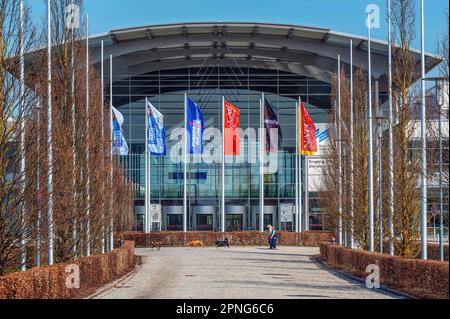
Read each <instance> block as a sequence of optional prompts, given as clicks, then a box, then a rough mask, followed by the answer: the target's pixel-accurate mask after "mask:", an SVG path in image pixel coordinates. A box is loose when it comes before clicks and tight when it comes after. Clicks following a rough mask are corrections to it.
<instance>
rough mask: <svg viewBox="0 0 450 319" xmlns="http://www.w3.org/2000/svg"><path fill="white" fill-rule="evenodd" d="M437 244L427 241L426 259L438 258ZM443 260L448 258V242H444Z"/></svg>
mask: <svg viewBox="0 0 450 319" xmlns="http://www.w3.org/2000/svg"><path fill="white" fill-rule="evenodd" d="M439 249H440V247H439V244H435V243H429V244H428V245H427V254H428V259H433V260H440V253H439ZM444 260H448V244H444Z"/></svg>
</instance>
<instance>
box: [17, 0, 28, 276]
mask: <svg viewBox="0 0 450 319" xmlns="http://www.w3.org/2000/svg"><path fill="white" fill-rule="evenodd" d="M19 6H20V8H19V11H20V12H19V14H20V30H19V50H20V57H19V60H20V156H21V157H20V185H21V193H22V196H23V197H22V202H21V210H22V213H21V234H20V237H21V239H20V270H21V271H25V270H27V266H26V262H27V255H26V227H25V203H24V201H25V114H24V113H25V63H24V55H23V34H24V21H23V0H20V3H19Z"/></svg>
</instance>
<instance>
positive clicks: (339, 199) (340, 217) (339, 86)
mask: <svg viewBox="0 0 450 319" xmlns="http://www.w3.org/2000/svg"><path fill="white" fill-rule="evenodd" d="M337 83H338V111H337V116H338V118H337V122H338V123H337V124H338V127H337V130H338V245H339V246H342V143H341V139H342V136H341V55H340V54H338V74H337Z"/></svg>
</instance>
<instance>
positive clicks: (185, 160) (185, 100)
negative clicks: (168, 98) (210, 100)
mask: <svg viewBox="0 0 450 319" xmlns="http://www.w3.org/2000/svg"><path fill="white" fill-rule="evenodd" d="M187 135H188V131H187V93H184V175H183V181H184V188H183V232H185V233H186V232H187V176H186V175H187V148H188V145H187V143H188V138H187Z"/></svg>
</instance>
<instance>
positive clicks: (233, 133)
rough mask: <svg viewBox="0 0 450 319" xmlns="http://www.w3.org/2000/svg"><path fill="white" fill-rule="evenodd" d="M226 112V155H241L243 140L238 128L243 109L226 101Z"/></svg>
mask: <svg viewBox="0 0 450 319" xmlns="http://www.w3.org/2000/svg"><path fill="white" fill-rule="evenodd" d="M224 112H225V114H224V118H225V132H224V133H223V134H224V153H225V155H234V156H236V155H240V153H241V140H240V138H239V132H238V128H239V117H240V114H241V110H239V109H238V108H237V107H236V106H234V105H232V104H230V103H228V102H227V101H224Z"/></svg>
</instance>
